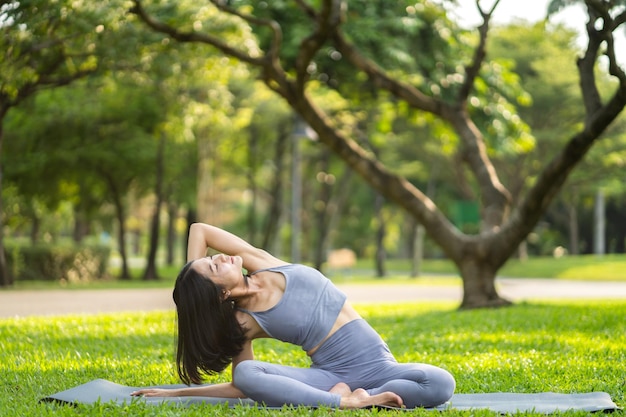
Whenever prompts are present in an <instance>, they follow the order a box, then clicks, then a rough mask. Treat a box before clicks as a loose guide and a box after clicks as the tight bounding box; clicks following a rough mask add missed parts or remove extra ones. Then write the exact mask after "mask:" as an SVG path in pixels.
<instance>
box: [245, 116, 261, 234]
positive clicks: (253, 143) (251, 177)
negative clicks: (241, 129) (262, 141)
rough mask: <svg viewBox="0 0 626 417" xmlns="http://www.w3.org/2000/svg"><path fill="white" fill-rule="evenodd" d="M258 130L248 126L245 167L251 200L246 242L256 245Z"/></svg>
mask: <svg viewBox="0 0 626 417" xmlns="http://www.w3.org/2000/svg"><path fill="white" fill-rule="evenodd" d="M258 136H259V135H258V132H257V129H256V128H255V127H254V125H251V126H250V129H249V135H248V155H247V156H248V163H247V167H246V176H247V178H248V189H249V190H250V194H251V200H250V204H248V218H247V224H248V226H247V228H246V229H247V233H248V242H252V243H253V244H254V245H257V243H256V239H257V218H256V217H257V216H256V210H257V201H258V194H259V189H258V188H259V187H258V186H257V182H256V177H257V171H258V168H257V167H258V165H259V164H258V155H259V139H258Z"/></svg>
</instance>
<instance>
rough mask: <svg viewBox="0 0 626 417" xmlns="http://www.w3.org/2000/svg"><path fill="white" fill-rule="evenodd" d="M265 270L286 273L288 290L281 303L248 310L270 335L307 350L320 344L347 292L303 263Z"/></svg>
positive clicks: (330, 327) (333, 321) (286, 288)
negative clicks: (268, 307)
mask: <svg viewBox="0 0 626 417" xmlns="http://www.w3.org/2000/svg"><path fill="white" fill-rule="evenodd" d="M262 271H272V272H280V273H281V274H283V275H284V276H285V283H286V284H285V292H284V294H283V296H282V297H281V299H280V300H279V301H278V303H277V304H276V305H275V306H274V307H272V308H270V309H268V310H265V311H248V310H244V309H240V310H241V311H243V312H246V313H248V314H250V315H251V316H252V317H253V318H254V319H255V320H256V321H257V323H258V324H259V326H261V328H262V329H263V330H264V331H265V333H267V334H268V335H269V336H271V337H273V338H275V339H278V340H282V341H283V342H289V343H293V344H295V345H298V346H302V349H304V350H305V351H308V350H311V349H313V348H314V347H315V346H317V345H319V344H320V342H321V341H322V340H324V337H326V336H327V335H328V332H330V330H331V329H332V327H333V325H334V324H335V321H336V320H337V316H338V315H339V312H340V311H341V308H342V307H343V305H344V304H345V302H346V295H345V294H344V293H343V292H341V291H340V290H339V289H338V288H337V287H335V285H333V283H332V282H331V281H330V280H329V279H328V278H326V277H325V276H324V275H323V274H322V273H321V272H319V271H318V270H316V269H314V268H310V267H308V266H305V265H300V264H289V265H282V266H278V267H274V268H267V269H261V270H259V271H255V272H253V273H252V274H251V275H254V274H257V273H259V272H262Z"/></svg>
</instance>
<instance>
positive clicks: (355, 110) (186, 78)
mask: <svg viewBox="0 0 626 417" xmlns="http://www.w3.org/2000/svg"><path fill="white" fill-rule="evenodd" d="M240 3H241V4H240V6H241V10H242V12H248V11H251V10H252V9H249V7H251V6H247V5H245V4H244V3H245V2H240ZM288 3H289V2H284V4H283V2H281V3H280V5H282V6H280V5H279V4H276V5H274V6H275V7H272V8H269V7H268V8H266V9H263V8H261V7H257V8H256V9H254V11H255V12H257V13H258V17H259V18H270V17H271V18H272V19H276V20H278V21H279V22H280V23H281V26H282V29H283V36H284V43H285V47H284V48H283V49H282V50H281V54H283V55H282V56H281V58H282V59H283V61H284V62H294V63H295V62H296V60H297V59H298V53H299V49H298V48H299V41H300V39H301V38H302V37H303V36H304V35H305V34H306V33H308V30H309V26H308V25H309V23H308V20H307V18H306V17H305V16H304V15H303V13H302V12H301V11H300V10H299V9H298V8H296V7H295V6H293V5H290V4H288ZM238 4H239V3H238ZM279 6H280V7H279ZM129 7H130V5H129V4H128V3H126V2H123V1H115V0H109V1H106V2H98V3H97V5H95V4H94V5H83V4H82V3H81V4H79V3H71V2H64V1H59V2H52V3H50V2H44V1H21V2H17V1H16V2H3V3H2V7H1V8H0V15H1V16H2V17H0V22H1V23H2V24H1V26H0V30H2V34H3V37H2V41H0V42H2V46H3V48H4V50H6V51H7V53H6V54H5V55H4V59H3V61H2V63H0V67H1V68H2V75H0V99H1V100H0V104H2V109H3V112H2V113H0V116H2V117H1V118H0V121H1V124H0V126H1V127H2V130H0V132H3V135H2V136H0V137H1V138H2V142H1V143H2V148H1V149H2V154H1V157H2V159H1V161H2V165H1V169H2V177H1V178H2V201H3V206H2V212H3V222H2V226H3V227H2V235H3V236H4V241H3V240H0V244H3V243H7V247H8V249H7V251H3V253H4V252H10V253H18V252H19V251H18V250H16V249H14V248H15V247H24V246H26V247H28V246H32V245H34V244H35V243H38V244H39V243H45V244H48V245H58V244H60V243H61V242H65V241H73V242H75V243H76V244H77V245H78V246H79V247H85V246H86V245H91V244H93V245H94V246H106V247H109V248H111V249H112V250H113V253H114V255H115V256H114V257H115V259H116V260H117V259H119V265H120V268H119V271H120V272H119V277H120V278H122V279H128V278H130V272H129V263H130V262H131V260H132V259H137V258H142V259H144V260H145V261H144V262H143V263H142V265H144V267H145V271H144V273H143V278H144V279H155V278H158V277H159V274H158V265H159V263H165V264H175V263H181V262H183V259H184V251H185V248H184V242H185V232H186V227H187V225H188V224H189V222H191V221H207V222H212V223H215V224H218V225H221V226H224V227H227V228H229V229H230V230H233V231H234V232H236V233H239V234H241V235H242V236H244V237H247V238H248V239H250V240H251V241H252V242H253V243H255V244H257V245H259V246H263V247H266V248H268V249H269V250H271V251H274V252H276V253H277V254H278V255H279V256H284V257H285V258H288V259H289V258H290V257H292V256H293V254H294V246H295V247H296V248H297V255H298V257H299V258H300V259H299V260H300V261H303V262H308V263H311V264H314V265H316V266H317V267H321V268H323V267H324V262H325V261H326V259H327V256H328V253H329V252H330V251H332V250H333V249H339V248H349V249H351V250H353V251H354V252H355V253H356V255H357V257H359V258H369V259H374V260H375V261H376V262H375V270H376V273H377V274H378V275H380V276H384V275H385V273H386V270H385V260H386V259H389V258H406V259H413V262H414V264H415V265H414V270H415V271H418V270H419V266H418V263H419V259H420V256H426V257H431V258H432V257H436V258H442V257H445V256H446V255H445V253H444V251H442V249H441V248H440V247H438V246H437V245H435V244H434V242H433V240H432V237H428V236H426V235H425V234H424V230H423V227H422V226H421V225H420V222H418V221H416V219H415V217H414V216H411V215H409V214H408V213H407V212H406V211H405V210H403V209H401V208H400V207H399V206H398V205H397V203H396V202H393V201H391V200H389V199H387V198H384V197H383V196H382V194H381V193H380V192H378V191H375V190H373V189H372V188H371V187H370V186H369V185H367V183H366V182H365V181H364V180H363V179H362V178H361V177H360V176H358V175H356V173H355V172H354V171H353V170H352V169H351V168H349V167H348V166H347V165H346V164H345V163H344V162H343V161H342V160H341V159H340V158H339V157H338V156H337V155H336V154H335V153H333V152H330V151H329V149H328V148H327V147H326V146H325V145H323V143H321V141H320V138H319V137H318V136H317V134H312V132H311V131H310V129H306V126H305V125H303V124H302V119H301V118H300V117H298V116H296V115H295V114H294V112H293V110H292V109H291V108H290V106H288V105H287V103H285V102H284V101H282V100H280V99H279V98H278V97H277V95H275V94H274V93H273V92H271V91H270V89H269V88H268V87H267V86H266V85H265V84H264V83H263V82H261V80H263V77H264V74H263V73H260V72H258V71H259V70H258V69H257V68H254V67H250V66H245V65H244V64H242V63H241V62H238V61H237V60H236V59H235V58H233V57H228V56H226V55H224V54H223V53H221V52H219V51H218V50H217V49H215V48H207V47H206V46H203V45H200V44H195V43H181V42H176V41H174V40H173V39H172V37H171V36H167V35H163V34H158V33H155V32H152V31H150V30H148V29H147V28H146V27H145V25H143V24H142V23H141V22H139V19H138V18H137V17H136V16H135V15H134V14H132V13H129ZM402 7H403V8H404V9H403V10H405V12H404V14H405V15H399V14H398V11H397V10H395V9H394V8H391V7H384V3H382V2H381V3H380V4H379V3H378V2H367V4H366V3H364V2H359V1H351V2H350V5H349V12H348V19H350V22H351V25H349V26H347V27H346V29H345V30H346V31H347V33H348V35H349V36H350V38H351V39H352V41H353V42H355V43H357V44H358V45H359V46H360V47H361V48H362V51H363V53H364V54H366V56H367V57H369V58H370V59H372V60H374V61H375V62H378V63H379V64H380V65H381V66H383V67H384V68H385V70H387V71H389V73H390V74H394V75H395V76H397V77H398V79H402V80H405V81H407V82H411V83H415V84H416V85H419V88H420V90H421V91H423V92H424V93H425V94H429V95H432V96H435V97H440V98H442V99H447V98H453V96H454V94H456V92H457V91H458V88H460V85H461V83H462V78H459V77H460V76H461V75H460V74H462V68H463V67H464V66H465V65H467V64H468V61H467V56H468V55H467V54H471V53H472V51H473V50H474V47H475V45H476V42H477V41H478V34H477V33H476V31H473V30H466V29H462V28H460V27H459V26H458V25H457V24H456V23H455V22H454V21H452V20H451V19H450V17H449V13H448V12H447V11H446V9H445V8H444V7H442V6H440V5H438V4H435V3H431V2H417V3H415V4H409V3H407V5H402ZM411 7H412V8H411ZM354 10H359V12H358V13H356V12H353V11H354ZM151 11H153V12H154V13H156V15H155V16H156V17H157V18H159V19H160V20H164V21H167V22H168V23H170V24H172V25H173V26H175V27H177V28H179V29H180V30H189V31H191V30H194V31H197V33H202V34H207V33H210V34H211V35H212V36H216V37H217V38H218V39H221V40H223V41H224V42H228V43H229V44H233V45H238V46H240V48H241V49H242V50H245V51H246V52H247V53H249V54H250V56H255V54H256V55H259V54H260V51H262V50H264V48H267V46H268V45H270V42H271V40H272V39H271V33H270V32H269V31H264V30H254V29H253V27H251V26H249V25H248V24H247V23H246V22H245V21H244V20H241V19H236V18H234V17H233V16H230V15H228V14H225V13H221V12H220V11H219V10H218V9H217V8H215V7H213V6H211V5H209V4H206V5H202V6H200V7H199V6H197V5H195V4H194V2H191V1H189V2H186V1H181V2H176V5H175V6H174V5H166V4H163V5H158V4H157V5H155V6H154V8H152V9H151ZM50 16H54V18H52V17H50ZM55 19H56V20H55ZM577 36H578V34H577V33H576V32H574V31H572V30H571V29H569V28H565V27H563V26H558V25H557V26H555V25H551V24H549V23H547V22H545V23H544V22H541V23H529V22H523V21H520V22H514V23H512V24H509V25H506V26H501V27H494V28H492V29H491V32H490V36H489V38H488V40H489V43H488V45H487V49H486V51H487V59H486V60H485V61H484V63H483V65H482V67H481V71H480V74H479V76H478V77H477V79H476V82H475V85H474V90H475V91H474V95H473V96H472V98H471V100H470V102H469V103H470V106H469V111H470V112H471V114H472V117H473V120H474V121H475V123H476V126H477V127H478V128H479V129H480V131H481V133H482V135H483V136H484V139H485V143H486V146H487V152H488V154H489V156H490V158H491V160H492V161H493V164H494V167H495V168H496V169H497V172H498V174H499V176H500V181H501V182H502V183H504V184H506V186H507V189H508V190H509V191H510V193H511V199H512V202H513V203H512V204H513V205H515V203H516V201H518V200H519V199H520V198H521V196H523V195H524V193H525V192H527V190H528V189H529V187H530V186H532V185H533V184H534V182H535V181H536V178H537V175H538V174H539V172H540V170H541V168H542V167H543V166H545V164H546V163H547V161H548V160H549V159H551V158H552V157H553V156H554V155H555V154H556V153H557V152H558V151H559V150H560V149H561V148H562V147H563V146H564V144H565V142H566V141H567V140H568V139H569V138H570V137H571V136H573V135H574V134H575V133H576V132H578V131H579V130H580V129H581V127H582V123H583V121H584V117H585V113H584V107H583V106H582V105H581V102H582V98H581V95H580V88H579V85H578V83H579V76H578V73H577V69H576V66H575V60H576V58H577V57H578V56H579V55H580V54H581V53H582V51H581V46H580V45H579V44H578V43H577V42H576V39H577ZM520 39H524V41H523V42H520ZM416 40H419V42H417V41H416ZM42 51H45V54H44V53H43V52H42ZM51 62H60V64H58V67H48V66H45V65H44V64H46V65H48V64H49V63H51ZM34 63H38V64H36V65H35V64H34ZM314 64H315V65H314V66H311V67H310V68H309V70H310V71H311V74H310V75H311V77H312V80H311V81H310V82H308V86H307V93H308V94H310V95H311V96H313V97H314V98H315V101H316V103H317V105H318V106H320V107H321V108H322V109H323V110H324V112H325V113H326V114H328V115H330V116H332V118H333V120H334V121H335V123H336V127H337V129H338V130H339V131H340V132H342V133H343V134H345V135H347V136H349V137H350V138H352V139H353V140H355V141H356V142H357V143H358V144H359V145H360V146H361V147H363V148H364V149H366V150H367V152H369V153H371V154H372V155H375V157H376V158H377V159H379V160H380V161H381V162H382V163H384V164H385V165H387V166H388V167H391V168H392V169H393V172H394V173H397V174H398V175H401V176H402V177H403V178H405V179H406V180H407V181H409V182H410V183H412V184H414V185H415V186H417V187H418V188H419V189H420V190H422V192H424V194H425V195H426V196H428V197H429V198H430V199H431V200H433V201H434V202H436V205H437V207H438V208H439V210H441V212H442V213H443V214H444V215H446V216H447V217H448V218H449V219H450V221H451V223H452V224H453V225H454V226H455V227H457V228H458V230H459V231H461V232H463V233H467V234H475V233H478V232H479V231H480V230H481V227H482V222H481V214H483V213H482V212H481V208H480V203H479V194H478V193H477V184H476V183H475V182H474V181H473V180H472V179H471V176H470V175H469V173H468V171H467V168H466V167H465V165H464V164H463V163H462V160H461V159H459V153H458V152H457V147H458V144H459V139H458V137H457V134H456V133H455V132H454V131H453V130H452V129H451V127H450V126H449V125H448V124H446V123H443V122H442V121H441V120H440V119H438V118H436V117H433V115H432V114H429V113H425V112H423V111H419V110H416V109H415V108H413V107H412V106H410V105H407V103H406V102H404V101H402V100H400V99H398V98H397V97H393V96H392V95H390V94H388V93H386V92H382V91H380V90H377V89H375V88H373V87H372V85H371V84H368V83H367V82H366V80H365V78H364V76H363V75H362V73H359V72H355V71H354V70H353V69H352V68H351V67H350V65H348V63H347V62H346V60H345V59H342V55H341V53H340V52H339V51H338V50H337V48H335V47H334V46H332V45H331V44H329V45H327V46H325V47H324V48H322V49H320V52H319V53H318V55H317V56H316V59H315V60H314ZM286 69H287V70H288V71H294V72H295V71H297V67H296V66H295V64H294V67H287V68H286ZM55 77H56V78H55ZM597 79H598V83H599V85H600V86H601V89H602V92H603V93H605V97H606V96H607V95H608V94H609V92H610V91H611V89H614V88H615V81H613V80H612V79H611V77H610V76H609V75H608V73H607V70H606V68H605V67H603V66H601V65H599V66H598V67H597ZM70 81H72V82H71V83H70ZM53 87H61V88H53ZM347 97H349V98H350V99H347ZM624 123H625V120H624V117H623V115H622V116H621V118H620V119H618V120H617V121H616V122H615V123H613V124H612V125H611V126H610V129H609V130H607V132H606V133H605V134H604V136H605V138H604V139H603V140H602V141H600V142H599V143H597V144H596V145H594V147H593V148H592V149H591V151H590V152H589V154H588V155H587V156H586V157H585V159H584V160H583V162H582V163H581V166H580V167H578V168H577V169H576V170H574V171H573V173H572V174H571V175H570V177H569V179H568V182H567V184H566V185H565V186H564V187H563V190H562V192H561V193H560V194H558V196H557V197H556V199H555V200H554V202H553V203H552V204H551V205H550V207H549V209H548V210H547V211H546V212H545V214H544V215H543V216H542V218H541V220H540V221H539V222H538V223H537V226H536V227H535V228H534V231H533V232H532V233H530V234H529V235H528V238H527V239H526V240H525V242H523V244H522V245H521V246H520V250H519V251H518V255H519V256H539V255H541V256H544V255H552V254H553V251H554V250H555V249H556V248H559V247H562V248H566V249H567V250H568V251H569V252H570V253H572V254H583V253H591V252H593V251H594V244H595V243H594V242H596V241H597V239H598V238H599V236H600V235H598V234H597V233H596V232H595V229H594V221H593V219H594V210H595V209H594V208H595V207H597V204H598V203H597V202H598V199H599V198H602V201H604V206H605V209H604V210H603V213H604V216H605V219H604V221H605V223H606V224H608V225H610V227H607V228H606V234H605V235H604V236H603V237H602V239H603V243H604V250H605V251H606V252H618V253H623V252H624V241H625V239H626V219H624V212H625V211H624V210H623V207H624V201H625V194H624V193H625V191H624V189H623V186H622V183H623V179H624V178H623V175H624V174H623V172H624V171H623V168H624V164H626V134H625V129H624V126H625V125H624ZM295 158H298V159H295ZM298 178H300V179H299V180H298ZM294 179H295V180H297V181H294ZM600 196H601V197H600ZM295 220H297V221H295ZM596 247H597V245H596ZM418 252H419V254H418ZM418 255H419V256H418ZM18 269H19V268H18V267H16V266H15V264H14V268H13V271H10V270H5V273H3V274H2V280H1V282H2V285H10V284H11V282H12V277H13V276H14V275H15V273H17V272H18Z"/></svg>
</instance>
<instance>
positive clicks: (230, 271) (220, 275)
mask: <svg viewBox="0 0 626 417" xmlns="http://www.w3.org/2000/svg"><path fill="white" fill-rule="evenodd" d="M191 268H193V269H194V270H195V271H197V272H198V273H200V274H202V275H204V276H205V277H207V278H208V279H210V280H211V281H213V283H215V284H216V285H218V286H220V287H222V288H224V289H227V290H230V289H232V288H234V287H235V286H237V284H239V282H240V281H242V280H243V273H242V268H243V260H242V259H241V257H240V256H229V255H224V254H219V255H214V256H207V257H205V258H200V259H196V260H195V261H194V262H193V264H192V265H191Z"/></svg>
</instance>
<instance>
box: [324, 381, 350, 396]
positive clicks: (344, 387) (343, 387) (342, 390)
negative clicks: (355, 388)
mask: <svg viewBox="0 0 626 417" xmlns="http://www.w3.org/2000/svg"><path fill="white" fill-rule="evenodd" d="M329 392H332V393H333V394H339V395H341V396H342V397H346V396H348V395H350V394H352V390H351V389H350V387H349V386H348V384H346V383H343V382H340V383H338V384H337V385H335V386H334V387H332V388H331V389H330V391H329Z"/></svg>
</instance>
